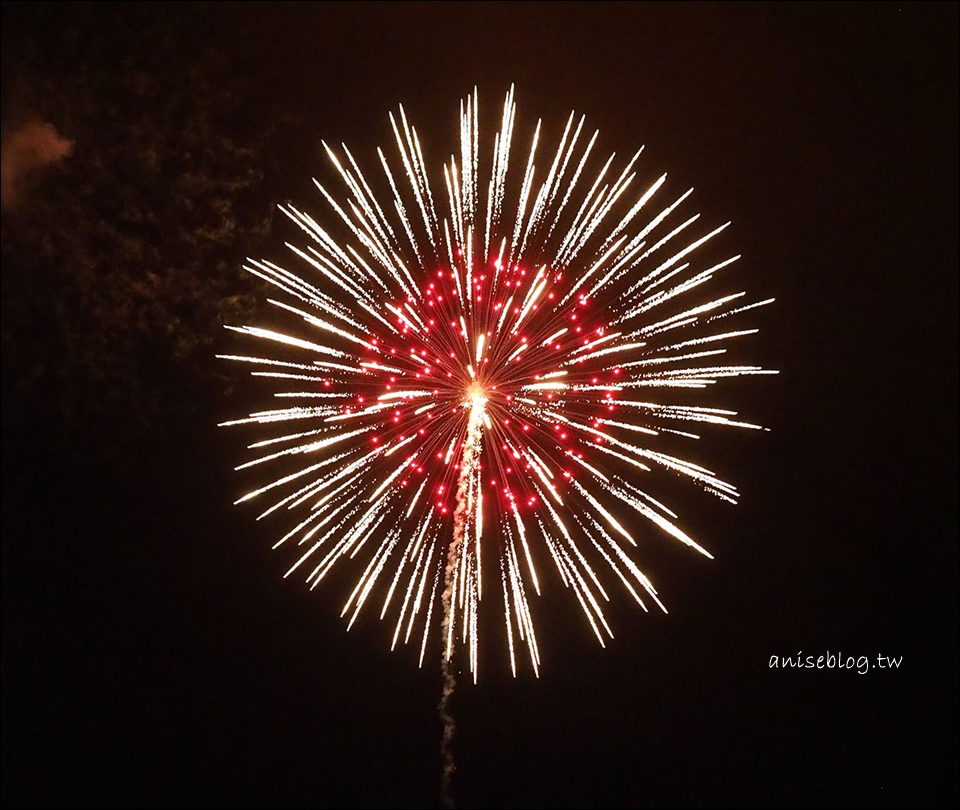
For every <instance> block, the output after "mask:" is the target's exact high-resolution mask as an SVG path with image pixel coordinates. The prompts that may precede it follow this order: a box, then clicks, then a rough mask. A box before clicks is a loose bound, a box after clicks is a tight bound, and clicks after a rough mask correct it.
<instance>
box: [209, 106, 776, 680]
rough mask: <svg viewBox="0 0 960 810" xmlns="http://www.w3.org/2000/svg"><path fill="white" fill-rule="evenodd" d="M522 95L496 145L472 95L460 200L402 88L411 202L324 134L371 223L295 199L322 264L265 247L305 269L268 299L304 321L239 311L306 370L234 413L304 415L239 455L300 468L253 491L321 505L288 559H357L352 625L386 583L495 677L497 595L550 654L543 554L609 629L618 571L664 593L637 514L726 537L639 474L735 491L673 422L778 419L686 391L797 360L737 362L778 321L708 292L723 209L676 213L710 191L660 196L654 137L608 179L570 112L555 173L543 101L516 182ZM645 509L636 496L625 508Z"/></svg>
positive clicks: (279, 505)
mask: <svg viewBox="0 0 960 810" xmlns="http://www.w3.org/2000/svg"><path fill="white" fill-rule="evenodd" d="M515 117H516V105H515V103H514V99H513V90H512V89H511V91H510V92H509V93H508V94H507V97H506V100H505V103H504V106H503V114H502V120H501V126H500V129H499V131H498V132H497V133H496V136H495V139H494V142H493V143H494V148H493V152H492V155H491V158H490V164H489V165H488V166H487V167H486V168H485V169H482V167H481V162H480V150H479V126H478V100H477V96H476V93H474V95H473V96H472V97H470V98H468V99H466V100H465V101H464V103H463V104H462V105H461V112H460V135H461V137H460V159H459V161H458V160H457V159H456V158H451V160H450V163H449V164H448V165H446V166H444V182H445V190H446V196H445V197H444V198H443V199H444V202H445V206H444V207H443V208H442V209H441V210H442V211H443V214H442V215H438V209H440V207H439V206H438V205H436V203H435V200H434V191H433V187H432V186H431V183H430V180H429V173H428V171H427V168H426V164H425V162H424V159H423V151H422V149H421V146H420V141H419V138H418V136H417V133H416V130H415V129H414V128H413V127H411V126H410V125H409V123H408V121H407V119H406V115H405V113H404V111H403V109H402V108H401V110H400V120H399V122H398V120H397V119H396V118H395V117H394V116H391V123H392V124H393V128H394V132H395V135H396V142H397V147H398V150H399V166H400V167H401V168H400V169H397V168H395V167H394V166H393V165H391V163H390V162H389V161H388V160H387V158H386V156H385V154H384V153H383V152H382V151H379V157H380V162H381V167H380V168H381V170H382V172H383V175H384V178H385V179H386V181H387V182H388V183H389V187H390V189H391V192H392V197H391V198H390V199H389V200H382V201H381V200H379V199H378V198H377V197H376V196H375V195H374V193H373V192H372V191H371V187H370V184H369V183H368V181H367V179H366V176H365V175H364V174H363V172H362V171H361V169H360V167H359V166H358V165H357V163H356V161H355V160H354V159H353V156H352V155H351V153H350V152H349V150H348V149H347V148H346V147H343V150H342V153H341V154H340V155H338V154H336V153H335V152H334V151H333V150H332V149H330V148H329V147H327V152H328V155H329V157H330V159H331V161H332V162H333V164H334V167H335V168H336V170H337V172H338V174H339V177H340V178H341V179H342V181H343V182H344V183H345V185H346V190H347V196H346V199H345V200H338V198H337V197H335V196H334V195H333V194H332V193H331V192H329V191H327V189H326V188H325V187H324V186H322V185H321V184H320V183H317V187H318V188H319V190H320V191H321V193H322V195H323V196H324V197H325V198H326V200H327V202H328V203H329V205H330V206H331V208H332V209H333V212H334V216H335V219H336V220H338V221H339V222H340V223H341V224H342V225H345V226H346V227H347V228H348V229H349V230H348V234H349V235H348V238H347V239H342V240H341V239H336V238H334V237H333V236H332V235H331V234H330V232H329V231H328V230H327V229H326V228H325V227H324V226H323V225H321V224H320V223H319V222H318V221H317V220H315V219H313V218H312V217H311V216H309V215H307V214H305V213H303V212H301V211H299V210H297V209H296V208H293V207H292V206H290V207H287V208H285V209H283V210H284V212H285V213H286V214H287V215H288V216H289V217H290V218H291V219H292V220H293V221H294V222H295V223H296V224H297V225H299V226H300V227H301V228H302V229H303V230H304V232H305V233H306V234H307V235H308V236H309V237H310V240H311V243H310V244H308V245H306V246H305V247H297V246H293V245H289V246H288V247H290V249H291V250H292V251H293V252H294V254H295V255H296V257H297V261H298V262H299V263H300V265H301V268H302V269H301V270H300V272H299V273H294V272H292V271H290V270H288V269H285V268H283V267H281V266H279V265H276V264H274V263H272V262H269V261H251V262H250V265H249V266H247V267H246V269H247V270H249V271H250V272H251V273H254V274H255V275H257V276H260V277H261V278H263V279H265V280H266V281H268V282H270V283H271V284H273V285H274V286H275V287H277V288H279V289H280V290H281V291H282V292H283V293H284V299H285V300H283V301H272V302H271V303H273V304H275V305H276V306H278V307H280V308H282V309H283V310H286V311H287V312H289V313H292V314H293V315H294V316H296V318H298V319H299V321H300V323H301V324H302V328H301V329H299V330H295V331H296V333H294V331H290V332H278V331H273V330H269V329H264V328H260V327H252V326H244V327H229V328H233V329H235V331H238V332H241V333H243V334H246V335H249V336H251V337H253V338H257V339H259V340H260V341H263V342H265V343H266V344H268V345H271V346H286V347H288V351H287V352H285V353H284V355H283V357H285V358H287V357H291V356H293V357H294V359H278V357H279V355H272V356H271V355H267V354H264V355H259V354H257V355H255V356H247V355H243V356H237V355H230V356H229V357H230V359H233V360H239V361H242V362H245V363H251V364H254V365H255V366H257V370H256V371H254V372H253V374H254V375H255V376H261V377H272V378H275V379H280V380H284V381H291V386H292V387H291V388H290V389H289V390H284V391H281V392H279V393H277V394H276V396H277V397H280V398H282V399H285V400H288V401H293V403H294V404H292V405H289V406H287V405H286V403H284V407H279V408H275V409H272V410H265V411H260V412H257V413H254V414H251V415H250V416H249V417H248V418H246V419H238V420H234V421H231V422H227V423H224V424H238V423H254V424H258V425H263V426H265V427H274V428H275V427H280V428H281V430H280V431H278V434H279V435H271V437H270V438H268V439H266V440H264V441H261V442H257V443H256V444H254V445H251V448H253V449H257V450H258V451H259V453H260V455H258V457H257V458H255V459H254V460H252V461H250V462H248V463H246V464H244V465H241V467H244V468H245V467H254V466H258V465H261V464H264V465H270V466H272V467H274V468H276V469H277V470H278V473H277V474H276V475H275V477H274V478H273V479H271V480H270V481H269V482H268V483H267V484H265V485H264V486H261V487H260V488H258V489H256V490H254V491H253V492H250V493H249V494H247V495H246V496H244V497H243V498H241V499H240V500H241V501H245V500H248V499H251V498H254V497H258V496H262V497H264V498H272V500H271V501H270V505H269V506H268V508H267V509H266V511H265V512H264V513H263V515H267V514H270V513H273V512H276V511H277V510H280V509H285V510H289V511H290V512H291V514H296V515H298V516H299V518H298V519H297V520H296V521H295V525H294V526H293V528H292V529H291V530H290V531H288V532H287V533H286V534H285V535H284V536H283V537H282V538H281V539H280V541H279V542H278V543H277V545H278V546H279V545H293V546H296V552H295V562H294V563H293V565H292V567H291V568H290V571H289V572H288V575H289V574H291V573H293V572H295V571H297V572H303V573H304V575H305V576H306V579H307V581H308V582H309V583H310V585H311V587H316V585H317V584H318V583H319V582H320V581H321V580H322V579H323V578H324V577H325V576H326V575H327V573H329V572H330V571H331V570H332V569H334V568H335V567H347V565H346V561H348V560H351V561H353V563H354V567H353V570H354V571H355V573H356V574H357V576H356V582H355V587H354V588H353V589H352V592H351V594H350V596H349V598H348V600H347V602H346V604H345V605H344V608H343V615H344V616H347V615H349V617H350V618H349V622H350V624H351V625H352V624H353V622H354V621H355V620H356V619H357V617H358V615H359V613H360V611H361V608H362V607H364V605H366V604H367V603H368V602H371V601H374V599H376V601H378V602H379V603H380V611H379V614H380V617H381V619H386V618H387V617H388V616H390V621H391V622H392V624H393V634H392V643H393V645H394V646H396V645H397V644H398V643H400V642H404V643H406V642H409V641H410V640H411V639H414V640H415V641H416V642H419V647H420V660H421V663H422V661H423V657H424V654H425V651H426V648H427V645H428V640H429V638H430V637H431V630H432V629H433V630H434V631H435V630H436V629H437V628H439V629H440V633H439V635H440V637H441V642H442V650H443V655H444V657H445V659H446V660H449V659H450V657H451V656H452V655H453V654H454V650H455V649H456V648H457V647H458V645H463V646H464V647H465V648H466V652H467V656H468V661H469V668H470V670H471V671H472V672H473V674H474V678H476V673H477V668H478V650H479V638H478V635H479V634H478V629H477V628H478V616H479V614H480V610H481V604H482V605H483V609H484V610H488V609H494V608H496V609H498V610H499V611H500V612H501V613H502V615H503V619H504V626H505V631H506V632H505V635H506V642H507V644H506V646H507V649H508V650H509V658H510V663H511V667H512V668H513V671H514V672H516V667H517V648H518V647H520V646H521V645H522V646H525V647H526V649H527V652H528V654H529V659H530V661H531V663H532V665H533V668H534V671H538V670H539V666H540V652H539V646H538V642H537V637H536V635H535V633H534V623H533V616H532V612H531V607H530V604H531V601H530V600H531V597H532V594H533V593H539V592H540V588H541V577H542V576H543V575H544V570H543V569H545V568H553V569H555V571H556V573H557V575H558V576H559V579H560V581H561V582H562V583H563V585H564V586H565V587H566V588H568V589H569V590H570V591H571V593H572V594H573V595H574V597H575V598H576V600H577V602H578V603H579V605H580V607H581V608H582V610H583V613H584V615H585V617H586V619H587V621H588V624H589V626H590V627H591V628H592V630H593V632H594V633H595V634H596V636H597V638H598V639H599V640H600V643H601V644H603V643H604V641H605V639H606V638H608V637H612V635H613V633H612V631H611V629H610V627H609V625H608V623H607V620H606V618H605V615H604V611H603V607H602V604H603V602H605V601H607V599H608V595H607V592H606V590H605V589H604V584H603V583H602V580H605V579H609V580H614V581H619V582H620V583H621V585H622V586H624V587H625V588H626V590H627V591H628V593H629V594H630V595H631V596H632V597H633V598H634V599H636V601H637V602H638V603H639V604H640V605H641V606H643V608H644V609H647V603H652V604H655V605H657V606H658V607H659V608H661V609H665V608H664V607H663V604H662V602H661V601H660V599H659V598H658V596H657V592H656V590H655V588H654V587H653V584H652V583H651V582H650V580H649V579H648V578H647V577H646V576H645V575H644V574H643V572H642V571H641V570H640V569H639V567H638V566H637V564H636V563H635V561H634V560H633V558H632V557H631V554H630V549H631V548H632V547H633V546H635V545H636V540H635V537H634V535H635V534H637V533H638V532H646V531H648V530H649V531H655V532H663V533H666V534H667V535H670V536H672V537H673V538H675V539H676V540H679V541H681V542H682V543H685V544H686V545H688V546H690V547H691V548H693V549H695V550H697V551H699V552H700V553H702V554H705V555H706V556H708V557H709V556H710V555H709V554H708V552H706V550H705V549H703V548H702V547H701V546H700V545H698V544H697V543H696V542H695V541H694V540H693V539H692V538H690V537H689V536H688V535H687V534H686V533H685V532H684V531H683V530H682V529H681V528H680V526H679V525H678V518H677V515H676V513H674V512H673V511H671V510H670V509H669V508H668V507H667V506H666V505H665V504H663V503H660V502H659V501H658V500H656V499H655V498H654V497H653V496H651V495H650V494H649V493H648V492H647V491H646V490H645V489H644V488H643V487H642V486H639V485H638V484H643V483H644V478H645V477H646V478H649V477H650V476H654V475H656V474H657V473H660V474H662V473H670V474H673V475H677V476H681V477H686V478H689V479H690V480H692V481H693V482H695V483H696V484H698V485H699V486H700V487H701V488H703V489H704V490H706V491H708V492H710V493H712V494H714V495H716V496H718V497H720V498H723V499H725V500H728V501H731V502H736V497H737V491H736V489H735V487H734V486H733V485H731V484H729V483H727V482H725V481H723V480H722V479H721V478H720V477H719V476H718V475H716V474H715V473H714V472H712V471H710V470H708V469H706V468H704V467H702V466H700V465H698V464H693V463H691V462H689V461H685V460H684V459H683V458H681V457H679V456H675V455H672V454H667V453H665V452H663V451H662V450H660V449H654V447H655V446H657V447H659V445H656V444H655V442H657V441H660V440H662V438H663V437H664V436H666V437H669V438H671V439H676V440H677V441H695V440H696V439H697V438H699V436H698V434H697V433H695V432H694V429H696V428H697V427H700V426H702V425H703V424H708V425H725V426H729V427H739V428H747V429H760V428H759V426H757V425H754V424H750V423H748V422H744V421H741V420H738V419H737V418H736V416H737V415H736V413H735V412H734V411H731V410H726V409H719V408H714V407H703V406H696V405H690V404H685V401H684V400H683V398H682V397H680V396H679V393H680V390H689V389H692V390H694V391H695V390H698V389H703V388H705V387H707V386H709V385H712V384H713V383H715V382H716V381H718V380H720V379H722V378H728V377H736V376H744V375H754V374H769V373H776V372H770V371H766V370H764V369H761V368H759V367H756V366H746V365H734V364H724V363H723V355H724V354H725V353H726V351H727V347H728V346H729V344H730V343H732V342H734V341H736V340H738V339H740V338H743V337H745V336H747V335H750V334H753V333H755V332H756V331H757V330H756V329H753V328H743V327H742V326H741V325H740V324H732V325H729V326H728V324H727V322H725V321H724V320H723V319H726V318H728V317H730V318H731V319H734V318H736V317H737V316H739V315H740V314H741V313H743V312H745V311H747V310H752V309H754V308H756V307H758V306H762V305H764V304H767V303H769V300H767V301H758V302H754V303H747V302H746V301H745V298H744V295H745V294H744V293H736V294H732V295H721V296H719V297H714V296H711V295H710V294H709V293H704V292H703V290H704V289H706V288H707V285H708V282H710V281H711V279H712V278H713V277H714V276H715V275H716V274H718V273H721V272H723V271H725V270H726V268H727V267H729V266H730V265H731V264H732V263H733V262H735V261H736V259H737V258H739V257H736V256H735V257H731V258H729V259H726V260H723V261H720V262H719V263H716V264H713V265H712V266H710V267H699V266H697V265H696V257H697V255H698V254H697V250H698V248H701V247H702V246H703V245H705V244H706V243H707V242H709V241H710V240H711V239H712V238H713V237H714V236H716V235H717V234H719V233H720V232H721V231H722V230H724V228H725V227H726V225H722V226H720V227H718V228H715V229H713V230H711V231H709V232H707V233H703V232H702V231H701V232H696V222H697V219H698V216H691V217H687V218H686V219H684V220H682V221H675V216H674V215H675V210H676V209H677V208H678V207H680V206H681V204H682V203H683V202H684V200H685V199H686V197H687V196H688V195H689V193H690V192H689V191H688V192H686V193H685V194H682V195H680V196H679V197H678V198H676V199H672V198H671V199H669V200H667V201H666V202H665V203H664V202H661V201H660V197H661V196H662V194H661V193H660V192H661V190H662V186H663V185H664V182H665V179H666V175H663V176H661V177H660V178H659V179H657V180H656V181H654V182H653V183H652V184H651V185H649V186H648V187H646V188H645V189H642V190H641V191H640V193H639V194H637V193H636V192H635V191H634V190H633V189H634V187H635V185H639V184H638V183H636V182H635V181H636V172H635V171H634V166H635V164H636V161H637V159H638V157H639V154H640V153H639V152H638V153H637V154H636V155H635V156H634V157H633V160H631V161H629V162H628V163H627V165H626V167H625V168H624V169H622V170H621V172H620V173H619V175H618V176H615V175H614V174H613V173H611V172H610V170H611V167H612V165H613V156H611V158H610V159H609V160H607V161H606V163H605V164H604V165H603V167H602V168H601V169H599V171H598V172H597V174H596V175H594V176H593V177H592V178H591V179H589V180H588V179H587V178H588V177H590V174H589V170H588V169H587V167H588V166H589V165H590V160H589V159H590V158H591V156H592V152H593V149H594V146H595V143H596V140H597V135H596V134H594V135H593V137H592V138H591V139H590V140H589V142H588V143H586V144H585V145H584V140H585V139H584V138H583V137H582V128H583V124H584V120H583V118H581V119H580V121H579V124H576V125H575V117H574V116H573V115H572V114H571V116H570V119H569V120H568V122H567V126H566V130H565V131H564V133H563V136H562V137H561V140H560V143H559V146H558V148H557V150H556V152H555V153H554V154H553V155H552V157H550V158H548V165H549V169H548V170H547V171H546V173H545V174H544V173H542V172H540V173H538V171H537V167H536V164H535V156H536V155H537V151H538V142H539V132H540V125H539V124H538V125H537V128H536V132H535V134H534V136H533V144H532V146H531V149H530V151H529V153H528V154H527V157H526V161H525V168H523V169H522V171H521V172H520V173H518V180H519V186H516V184H515V183H511V180H512V178H513V174H512V173H510V172H508V167H509V164H510V159H511V148H512V141H513V139H514V121H515ZM482 172H483V184H481V173H482ZM315 182H316V181H315ZM515 186H516V187H515ZM481 187H482V188H483V192H482V193H481ZM631 195H632V196H631ZM514 205H515V206H516V214H515V216H510V215H508V213H507V211H509V210H512V209H513V207H514ZM387 212H389V214H388V213H387ZM641 214H642V215H643V216H641ZM676 219H679V218H678V217H677V218H676ZM691 234H693V235H691ZM701 253H702V251H701ZM600 302H602V303H600ZM718 321H720V323H718ZM291 351H292V352H294V354H293V355H291ZM294 380H295V381H297V382H296V383H295V384H293V383H292V381H294ZM658 437H659V438H658ZM238 502H239V501H238ZM624 513H628V514H632V515H634V516H635V518H639V519H631V521H629V522H628V523H627V525H625V521H624V520H623V514H624ZM263 515H262V516H263ZM485 583H486V592H485V588H484V584H485Z"/></svg>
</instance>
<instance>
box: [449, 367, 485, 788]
mask: <svg viewBox="0 0 960 810" xmlns="http://www.w3.org/2000/svg"><path fill="white" fill-rule="evenodd" d="M469 402H470V403H471V404H470V419H469V421H468V422H467V435H466V438H465V440H464V444H463V456H462V457H461V459H460V476H459V479H458V481H457V506H456V509H455V510H454V512H453V540H452V541H451V542H450V548H449V550H448V552H447V567H446V570H445V571H444V582H443V595H442V602H443V622H442V624H441V632H442V636H443V637H444V639H445V647H444V650H443V654H442V656H441V666H442V668H443V694H442V695H441V697H440V705H439V706H438V708H439V710H440V722H442V723H443V737H442V739H441V742H440V754H441V757H442V759H443V776H442V777H441V781H440V799H441V801H442V802H443V806H444V807H453V806H454V803H453V797H452V796H451V795H450V782H451V780H452V779H453V772H454V770H455V769H456V766H455V765H454V763H453V733H454V730H455V729H456V724H455V723H454V720H453V715H452V714H451V713H450V699H451V698H452V697H453V690H454V687H455V686H456V684H457V672H456V668H455V667H454V664H453V636H454V634H453V630H454V625H455V624H456V621H455V611H456V600H455V598H454V594H455V593H456V589H457V569H458V565H457V562H458V561H459V559H460V551H461V549H462V548H463V538H464V536H465V535H466V529H467V525H468V524H469V522H470V517H471V516H470V513H469V509H468V503H469V498H468V492H469V489H470V481H471V480H472V478H473V474H474V472H475V471H476V466H477V464H478V463H479V462H480V449H481V443H480V440H481V438H482V437H483V415H484V408H485V406H486V403H487V398H486V397H485V396H484V395H483V393H482V391H481V389H480V387H479V385H476V384H474V385H473V386H471V392H470V399H469Z"/></svg>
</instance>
